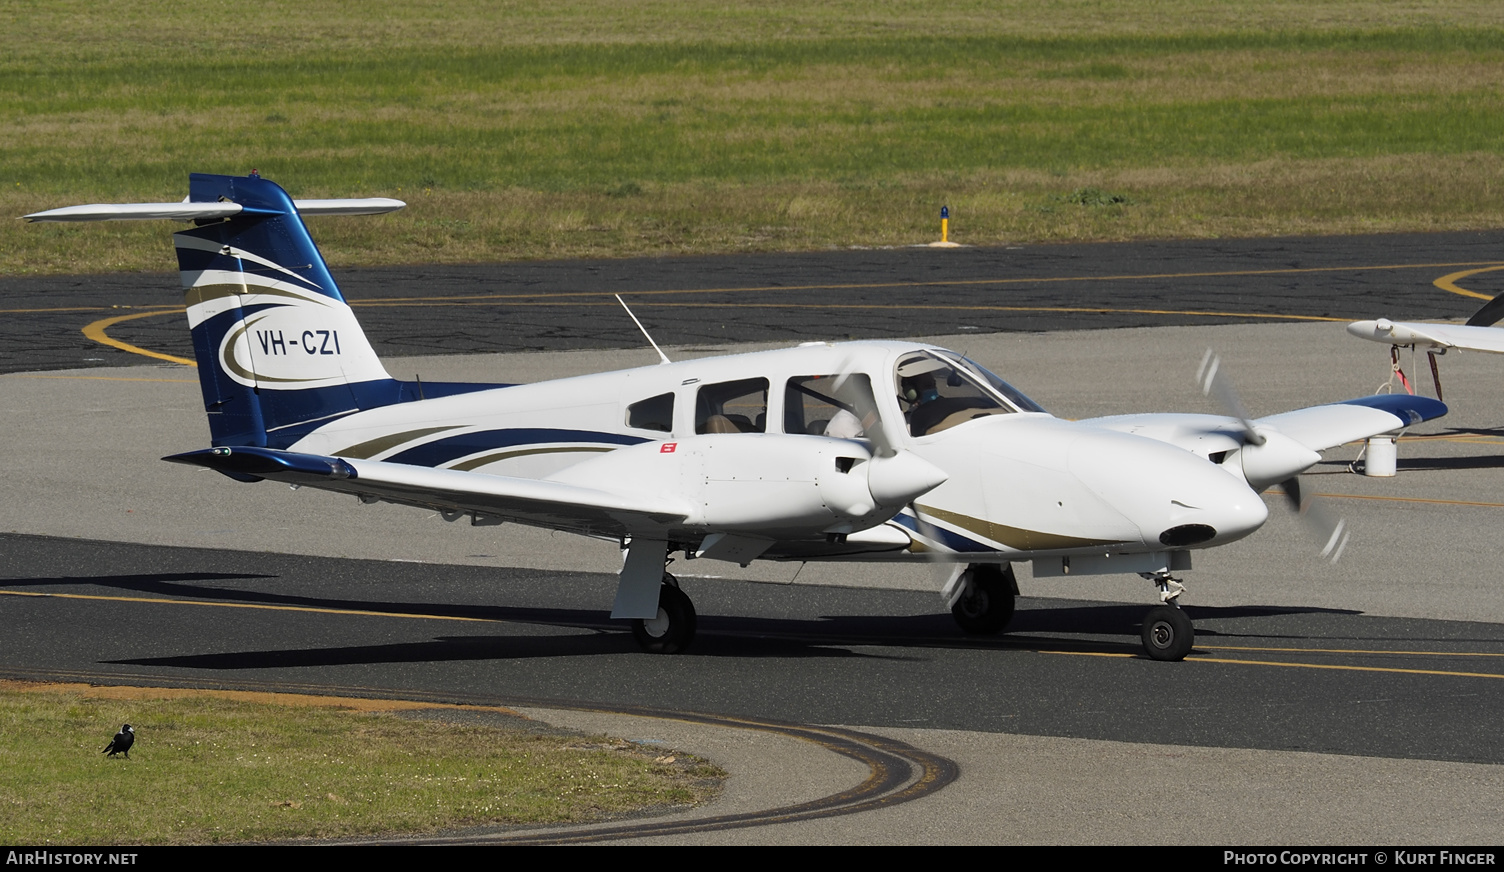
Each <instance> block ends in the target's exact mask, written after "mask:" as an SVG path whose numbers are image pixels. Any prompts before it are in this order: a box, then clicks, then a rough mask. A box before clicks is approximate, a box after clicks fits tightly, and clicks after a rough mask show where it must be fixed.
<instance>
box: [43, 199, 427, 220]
mask: <svg viewBox="0 0 1504 872" xmlns="http://www.w3.org/2000/svg"><path fill="white" fill-rule="evenodd" d="M406 205H407V204H406V203H404V202H402V201H401V200H392V199H389V198H387V197H367V198H364V199H351V200H294V201H293V206H295V207H296V208H297V210H298V214H300V215H380V214H383V213H385V212H395V211H397V210H398V209H401V208H403V207H404V206H406ZM257 211H258V210H256V209H247V208H246V207H244V206H242V205H241V204H239V203H229V202H213V203H195V202H183V203H91V204H89V205H87V206H65V207H63V208H61V209H48V210H47V211H45V212H33V213H31V214H30V215H23V216H21V217H22V219H24V220H26V221H150V220H154V219H168V220H172V221H197V220H207V219H213V218H230V217H233V216H235V215H240V214H242V213H245V214H255V213H256V212H257Z"/></svg>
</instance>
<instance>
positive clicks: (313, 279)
mask: <svg viewBox="0 0 1504 872" xmlns="http://www.w3.org/2000/svg"><path fill="white" fill-rule="evenodd" d="M189 201H191V202H194V203H213V202H219V203H225V202H230V203H236V204H239V205H240V206H241V210H240V211H239V212H238V214H235V215H233V216H231V217H229V218H224V219H216V220H208V221H201V222H199V223H200V225H201V226H198V227H195V228H193V229H192V230H184V231H182V232H180V233H176V234H173V241H174V243H175V245H176V247H177V253H178V266H179V268H180V269H181V271H182V278H183V287H184V288H185V292H186V298H187V304H188V323H189V326H190V328H191V329H192V331H193V350H194V354H195V356H196V357H197V358H198V364H199V367H198V372H199V384H200V386H201V387H202V388H203V392H204V407H205V410H206V411H207V412H208V414H209V429H210V432H211V434H212V436H213V444H214V445H216V446H218V445H258V446H268V445H269V446H271V447H285V446H287V445H290V444H292V443H293V442H295V441H296V440H297V438H298V437H300V436H301V435H302V434H304V433H306V432H307V431H308V430H310V429H312V428H313V427H316V426H318V425H319V424H321V423H323V422H325V421H328V420H330V419H331V418H335V417H340V416H342V415H344V414H348V413H350V412H355V411H360V410H362V409H369V408H375V407H377V406H384V405H389V404H391V403H395V402H401V401H402V400H404V399H409V397H407V396H406V395H405V394H406V393H407V391H405V390H404V388H406V387H407V385H404V384H403V383H401V382H398V381H396V380H395V379H393V378H391V377H390V376H389V375H387V372H386V369H385V368H384V367H382V365H381V361H380V360H378V359H377V357H376V352H375V351H374V350H373V349H372V348H371V344H370V343H369V342H368V341H367V340H366V337H365V334H364V332H362V331H361V329H360V325H359V323H357V322H356V320H355V315H354V313H353V312H351V311H350V307H349V305H348V304H346V302H345V299H344V297H343V296H342V295H341V294H340V291H339V287H338V286H337V285H336V284H335V282H334V277H333V276H331V275H330V274H329V270H328V268H327V267H326V266H325V265H324V259H323V257H322V256H320V254H319V250H318V247H317V246H315V245H314V244H313V239H312V238H311V237H310V236H309V235H308V230H307V228H306V227H304V225H303V220H302V218H301V217H299V215H298V210H297V208H296V207H295V206H294V205H293V201H292V198H290V197H289V196H288V195H287V192H286V191H283V190H282V188H280V187H278V186H277V185H276V184H274V183H273V182H270V181H267V180H266V179H262V178H260V177H259V176H255V175H252V176H249V177H238V176H211V175H201V174H198V173H195V174H194V175H193V176H192V177H191V181H190V186H189Z"/></svg>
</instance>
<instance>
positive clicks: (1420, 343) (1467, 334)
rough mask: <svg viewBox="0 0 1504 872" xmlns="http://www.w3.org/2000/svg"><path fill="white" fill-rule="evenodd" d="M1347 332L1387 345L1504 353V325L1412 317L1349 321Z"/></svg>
mask: <svg viewBox="0 0 1504 872" xmlns="http://www.w3.org/2000/svg"><path fill="white" fill-rule="evenodd" d="M1347 332H1349V333H1351V334H1352V335H1354V336H1357V337H1358V338H1360V339H1369V340H1372V341H1374V342H1383V343H1385V344H1387V345H1414V346H1416V347H1417V348H1456V349H1459V350H1461V351H1487V352H1489V353H1492V354H1504V328H1499V327H1471V326H1466V325H1459V324H1421V323H1415V322H1408V321H1390V320H1388V319H1383V318H1381V319H1379V320H1378V321H1357V322H1354V323H1352V324H1349V325H1347Z"/></svg>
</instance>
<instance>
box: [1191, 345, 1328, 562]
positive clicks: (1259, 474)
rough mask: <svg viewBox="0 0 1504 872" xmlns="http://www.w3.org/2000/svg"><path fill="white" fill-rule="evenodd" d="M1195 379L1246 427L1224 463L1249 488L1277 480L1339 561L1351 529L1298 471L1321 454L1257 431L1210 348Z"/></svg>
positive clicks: (1263, 486)
mask: <svg viewBox="0 0 1504 872" xmlns="http://www.w3.org/2000/svg"><path fill="white" fill-rule="evenodd" d="M1196 382H1197V384H1199V385H1200V386H1201V392H1202V393H1203V394H1205V395H1206V396H1208V397H1212V398H1213V399H1215V400H1216V401H1217V402H1218V403H1219V404H1221V406H1222V408H1223V410H1224V411H1226V412H1227V414H1228V415H1229V416H1230V417H1233V418H1236V419H1238V422H1239V423H1240V424H1241V425H1242V430H1241V432H1239V433H1238V434H1237V438H1238V439H1239V441H1241V442H1242V443H1243V444H1242V447H1241V448H1239V449H1238V450H1237V451H1236V452H1234V454H1233V455H1231V456H1229V457H1227V458H1226V460H1225V461H1224V463H1226V464H1231V463H1234V462H1236V463H1238V464H1239V465H1240V466H1241V467H1242V470H1243V477H1244V479H1245V480H1246V481H1247V482H1248V485H1249V487H1252V488H1253V489H1254V490H1256V491H1263V490H1264V489H1266V488H1268V487H1269V486H1270V485H1273V484H1278V485H1279V486H1280V490H1282V491H1283V492H1284V494H1285V499H1286V500H1287V501H1288V502H1289V505H1290V508H1292V509H1294V510H1295V513H1296V514H1297V515H1298V516H1299V517H1300V518H1301V520H1302V521H1304V522H1305V525H1306V527H1307V528H1308V529H1309V530H1311V532H1312V533H1313V534H1315V536H1316V537H1317V538H1318V539H1319V540H1320V541H1321V542H1322V543H1323V544H1322V548H1321V556H1322V557H1323V558H1325V559H1327V560H1330V561H1332V562H1333V563H1336V562H1337V561H1338V560H1339V559H1341V557H1342V552H1343V550H1345V549H1346V548H1347V543H1348V539H1349V538H1350V536H1351V532H1350V531H1349V529H1348V524H1347V521H1346V519H1344V518H1342V517H1341V516H1339V515H1337V514H1335V513H1334V512H1332V511H1330V510H1328V509H1327V508H1326V507H1325V506H1323V505H1322V504H1321V503H1318V502H1317V501H1316V500H1315V498H1314V497H1313V496H1305V495H1303V492H1302V490H1301V487H1300V479H1299V477H1298V476H1297V474H1298V473H1300V472H1302V471H1304V470H1306V469H1309V468H1310V467H1311V466H1312V465H1314V464H1315V463H1316V462H1317V461H1318V460H1320V459H1321V455H1320V454H1318V453H1317V452H1315V451H1312V450H1311V449H1309V448H1307V447H1306V446H1304V445H1301V444H1300V443H1299V442H1296V441H1295V440H1294V439H1291V438H1290V437H1288V436H1285V435H1284V434H1283V433H1280V432H1279V431H1277V430H1259V429H1258V428H1256V427H1255V426H1254V424H1253V421H1252V419H1250V418H1249V417H1248V410H1247V408H1246V407H1245V406H1244V405H1243V401H1242V399H1241V398H1240V397H1239V396H1238V392H1237V389H1236V388H1234V387H1233V384H1232V380H1231V379H1230V378H1228V377H1227V375H1226V374H1225V373H1224V372H1223V371H1222V359H1221V358H1220V357H1219V356H1217V354H1216V353H1214V352H1213V351H1211V350H1210V349H1208V350H1207V352H1206V356H1205V357H1203V358H1202V359H1201V368H1200V369H1198V370H1197V371H1196Z"/></svg>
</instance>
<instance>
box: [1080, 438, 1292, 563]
mask: <svg viewBox="0 0 1504 872" xmlns="http://www.w3.org/2000/svg"><path fill="white" fill-rule="evenodd" d="M1070 468H1071V472H1072V473H1073V474H1074V475H1075V476H1076V477H1077V479H1079V480H1080V481H1081V483H1082V484H1084V485H1085V486H1086V487H1087V488H1089V489H1090V490H1091V491H1092V492H1093V493H1095V494H1096V495H1097V496H1098V497H1099V498H1101V499H1102V500H1104V501H1105V502H1107V503H1108V504H1109V505H1111V506H1112V507H1113V508H1114V509H1116V510H1117V511H1118V512H1119V513H1121V514H1122V515H1123V516H1124V517H1126V518H1128V519H1129V520H1130V521H1132V522H1133V523H1134V525H1136V526H1137V527H1138V529H1139V532H1140V535H1141V537H1142V539H1143V542H1144V544H1145V545H1148V546H1149V547H1167V548H1192V547H1209V546H1212V545H1222V544H1225V543H1227V542H1232V541H1235V540H1238V539H1241V538H1243V537H1244V536H1247V535H1248V534H1249V533H1252V532H1253V531H1254V530H1257V529H1258V528H1259V527H1261V526H1263V524H1264V521H1266V520H1267V519H1268V517H1269V509H1268V507H1267V506H1265V505H1264V501H1263V500H1262V499H1259V496H1258V494H1256V493H1254V492H1253V491H1252V490H1250V489H1249V487H1248V486H1247V485H1246V484H1244V483H1243V482H1242V481H1241V480H1239V479H1238V478H1237V477H1236V476H1233V475H1230V474H1229V473H1228V472H1227V471H1225V470H1223V469H1221V468H1220V467H1218V466H1217V465H1216V464H1213V463H1211V462H1210V461H1208V460H1204V459H1202V458H1200V457H1197V456H1196V455H1194V454H1191V453H1190V452H1188V451H1185V450H1182V449H1180V448H1176V447H1175V446H1173V445H1168V444H1166V443H1164V442H1158V441H1155V440H1153V439H1146V438H1143V437H1140V436H1132V435H1129V434H1126V433H1117V432H1112V431H1107V430H1102V431H1098V432H1097V433H1095V434H1093V435H1092V436H1090V437H1088V438H1083V439H1080V440H1078V441H1077V442H1076V443H1075V444H1074V445H1073V446H1072V447H1071V453H1070Z"/></svg>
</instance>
